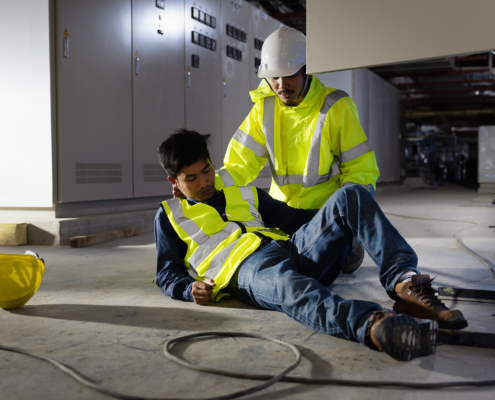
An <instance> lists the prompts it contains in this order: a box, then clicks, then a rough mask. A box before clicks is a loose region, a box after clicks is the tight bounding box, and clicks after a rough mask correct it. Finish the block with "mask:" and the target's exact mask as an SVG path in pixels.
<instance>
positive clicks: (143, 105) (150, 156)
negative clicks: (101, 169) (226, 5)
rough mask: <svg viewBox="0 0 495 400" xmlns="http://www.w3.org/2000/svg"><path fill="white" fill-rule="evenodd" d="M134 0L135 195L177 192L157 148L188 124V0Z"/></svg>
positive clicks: (133, 122)
mask: <svg viewBox="0 0 495 400" xmlns="http://www.w3.org/2000/svg"><path fill="white" fill-rule="evenodd" d="M158 5H160V3H159V2H158V3H157V2H156V0H132V37H133V41H132V45H133V48H132V70H133V72H132V87H133V121H132V124H133V151H134V197H144V196H161V195H170V194H172V185H171V184H170V183H169V182H168V180H167V174H166V172H165V171H164V170H163V168H162V167H161V166H160V164H159V163H158V157H157V149H158V147H159V146H160V144H161V143H162V142H163V141H164V140H165V139H166V138H167V137H168V136H169V135H170V134H171V133H173V132H174V130H175V129H177V128H182V127H183V126H184V124H185V104H184V100H185V98H184V97H185V94H184V92H185V87H184V82H185V77H184V1H183V0H167V1H166V2H165V8H164V9H162V8H161V7H158Z"/></svg>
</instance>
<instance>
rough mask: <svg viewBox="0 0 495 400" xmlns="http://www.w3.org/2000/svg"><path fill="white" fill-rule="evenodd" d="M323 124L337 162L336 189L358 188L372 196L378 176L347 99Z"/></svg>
mask: <svg viewBox="0 0 495 400" xmlns="http://www.w3.org/2000/svg"><path fill="white" fill-rule="evenodd" d="M326 124H328V125H327V129H329V131H330V135H329V137H330V139H329V140H330V148H331V151H332V152H333V154H334V155H335V156H337V157H338V158H339V159H340V171H341V175H340V186H341V187H342V186H347V185H352V184H358V185H362V186H365V187H366V189H368V191H370V192H371V194H373V195H374V193H375V189H376V180H377V179H378V176H379V175H380V172H379V170H378V165H377V163H376V158H375V153H374V152H373V149H372V148H371V145H370V142H369V140H368V138H367V137H366V134H365V133H364V131H363V128H362V127H361V124H360V123H359V116H358V110H357V107H356V105H355V104H354V102H353V101H352V99H351V98H350V97H343V98H341V99H340V100H339V101H337V102H336V103H335V104H334V106H333V107H331V108H330V110H329V111H328V118H327V120H326Z"/></svg>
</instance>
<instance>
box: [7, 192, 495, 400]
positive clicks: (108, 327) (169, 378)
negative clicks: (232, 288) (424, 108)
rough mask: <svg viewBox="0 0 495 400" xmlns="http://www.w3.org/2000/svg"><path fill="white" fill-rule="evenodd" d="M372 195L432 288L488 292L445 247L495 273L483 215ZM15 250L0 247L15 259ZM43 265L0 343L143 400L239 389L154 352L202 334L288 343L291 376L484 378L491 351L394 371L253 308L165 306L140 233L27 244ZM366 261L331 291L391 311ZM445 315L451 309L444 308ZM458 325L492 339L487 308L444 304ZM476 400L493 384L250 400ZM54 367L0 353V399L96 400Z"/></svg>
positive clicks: (236, 350) (266, 348) (492, 233)
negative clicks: (463, 320)
mask: <svg viewBox="0 0 495 400" xmlns="http://www.w3.org/2000/svg"><path fill="white" fill-rule="evenodd" d="M383 192H384V193H387V194H380V191H379V192H378V196H377V200H378V202H379V203H380V205H381V206H382V208H383V209H384V211H385V212H388V213H393V214H398V215H403V216H406V217H420V218H432V219H446V220H456V221H471V222H473V223H475V224H476V225H474V224H469V223H465V222H434V221H427V220H416V219H409V218H404V217H398V216H391V215H390V219H391V221H392V223H393V224H394V225H395V226H396V227H397V229H398V230H399V231H400V232H401V233H402V234H403V235H404V236H405V237H406V239H407V240H408V242H409V243H410V244H411V245H412V246H413V248H414V249H415V250H416V251H417V252H418V255H419V259H420V264H419V266H420V268H421V270H422V271H423V272H425V273H428V274H431V275H433V276H437V278H436V280H435V283H436V284H437V285H440V286H449V285H454V286H455V285H457V286H462V287H470V288H486V289H494V288H495V275H494V272H493V271H492V270H491V269H489V268H487V267H486V266H485V265H483V264H482V263H481V262H479V261H478V260H476V259H475V258H473V257H472V256H470V255H469V254H467V253H465V252H464V251H462V250H461V249H459V248H458V247H457V246H456V245H455V244H454V241H453V234H454V233H455V232H456V231H459V230H460V229H462V228H465V227H470V228H469V229H466V230H464V231H463V232H461V233H460V234H459V236H460V238H461V241H462V243H463V244H464V245H466V246H468V247H469V248H470V249H472V250H474V251H475V252H477V253H478V254H480V255H482V256H483V257H484V258H485V259H486V260H487V262H488V263H489V266H491V267H492V268H495V264H494V263H495V259H494V258H495V254H494V251H495V245H494V244H495V229H494V228H489V226H493V225H495V207H493V206H489V203H488V202H487V201H488V198H487V199H486V200H484V199H483V198H480V196H479V195H477V193H476V192H474V191H472V190H468V189H464V188H460V187H447V188H444V189H441V190H431V191H426V190H417V191H410V192H402V193H395V194H394V193H391V191H390V190H388V191H383ZM27 249H28V247H27V246H23V247H2V248H0V252H2V253H18V252H22V253H23V252H24V251H25V250H27ZM29 249H30V250H33V251H36V252H38V253H39V254H40V256H41V257H42V258H44V259H45V261H46V273H45V276H44V279H43V282H42V284H41V288H40V290H39V292H38V293H37V294H36V295H35V296H34V297H33V298H32V299H31V300H30V302H29V303H28V304H27V305H26V306H24V307H22V308H20V309H18V310H12V311H7V310H0V343H1V344H3V345H7V346H15V347H20V348H23V349H26V350H29V351H32V352H35V353H38V354H41V355H46V356H48V357H52V358H55V359H56V360H59V361H61V362H63V363H66V364H68V365H70V366H72V367H74V368H77V369H78V370H79V371H80V372H81V373H83V374H85V375H86V376H88V377H89V378H91V379H93V380H94V381H96V382H97V383H101V384H102V385H103V386H105V387H107V388H111V389H113V390H117V391H120V392H123V393H126V394H132V395H136V396H143V397H155V398H156V397H186V398H198V397H209V396H215V395H221V394H225V393H227V392H231V391H235V390H239V389H240V388H246V387H249V386H251V385H252V384H253V383H252V382H249V381H244V380H240V379H231V378H223V377H218V376H213V375H209V374H205V373H199V372H194V371H190V370H188V369H185V368H183V367H181V366H177V365H175V364H174V363H172V362H171V361H168V359H166V358H165V357H164V356H163V344H164V343H165V342H166V341H167V340H168V339H170V338H173V337H177V336H181V335H184V334H188V333H192V332H197V331H208V330H211V331H212V330H223V331H240V332H253V333H260V334H264V335H268V336H272V337H275V338H279V339H282V340H285V341H288V342H290V343H293V344H295V345H296V346H298V348H299V349H300V351H301V352H302V354H303V356H304V358H303V361H302V363H301V365H300V366H299V367H298V368H297V369H296V370H295V371H293V372H292V373H291V375H293V376H304V377H320V378H322V377H334V378H343V379H356V380H383V379H390V380H411V381H414V382H436V381H451V380H481V379H495V350H494V349H485V348H474V347H459V346H447V345H443V346H440V347H439V348H438V349H437V352H436V354H435V355H432V356H428V357H422V358H418V359H415V360H413V361H411V362H398V361H395V360H393V359H392V358H390V357H389V356H387V355H386V354H383V353H379V352H375V351H372V350H369V349H367V348H365V347H363V346H361V345H359V344H356V343H352V342H348V341H345V340H342V339H337V338H334V337H331V336H327V335H324V334H320V333H316V332H313V331H311V330H310V329H307V328H305V327H304V326H302V325H300V324H299V323H297V322H295V321H293V320H291V319H290V318H289V317H287V316H285V315H284V314H281V313H277V312H270V311H264V310H258V309H254V308H252V307H250V306H247V305H244V304H242V303H240V302H238V301H236V300H229V301H224V302H221V303H219V304H211V305H209V306H197V305H195V304H192V303H185V302H179V301H174V300H171V299H170V298H168V297H165V296H163V295H162V294H161V292H160V290H159V289H158V288H157V287H156V286H155V283H154V279H155V246H154V241H153V236H152V234H144V235H142V236H138V237H134V238H129V239H123V240H121V241H116V242H112V243H106V244H102V245H97V246H93V247H88V248H82V249H72V248H69V247H43V246H29ZM376 274H377V269H376V268H375V267H374V266H373V263H372V261H371V259H370V258H368V257H366V258H365V261H364V263H363V266H362V267H361V268H360V269H359V270H357V271H356V272H355V273H354V274H352V275H349V276H343V277H341V278H339V279H338V281H337V282H336V283H335V285H334V290H335V293H339V294H341V295H343V297H346V298H358V299H369V300H372V301H377V302H379V303H381V304H382V305H383V306H386V307H391V306H392V301H391V300H390V299H389V298H388V297H387V296H386V294H385V293H384V291H383V290H382V288H381V287H380V285H379V283H378V279H377V275H376ZM447 305H448V306H453V305H454V304H452V302H449V301H447ZM455 307H457V308H459V309H460V310H462V311H463V312H464V313H465V315H466V316H467V319H468V320H469V323H470V327H469V328H468V329H471V330H478V331H484V332H491V333H495V303H494V302H491V303H490V302H484V303H481V302H475V301H458V302H457V303H456V304H455ZM175 352H176V354H179V355H182V356H184V357H186V358H187V359H189V360H191V361H193V362H196V363H200V364H203V365H210V366H217V367H223V368H226V369H232V370H236V371H255V372H257V373H266V374H274V373H276V372H278V371H280V370H281V367H282V366H285V365H287V364H288V363H289V362H291V361H292V357H293V356H292V354H291V353H290V352H289V351H288V350H285V349H284V348H281V347H279V346H277V345H274V344H270V343H264V342H262V341H257V340H254V339H237V340H234V339H215V340H198V341H195V342H189V343H187V344H184V345H181V346H178V347H177V348H176V350H175ZM329 397H332V398H337V399H363V398H366V399H375V398H377V399H378V398H380V399H401V400H402V399H407V400H409V399H417V398H427V399H449V400H454V399H465V398H467V397H469V398H470V400H475V399H490V400H493V399H494V398H495V387H491V388H490V387H488V388H469V389H444V390H436V391H433V390H428V391H415V390H412V389H403V390H402V389H366V388H353V387H331V386H319V385H302V384H288V383H278V384H276V385H274V386H272V387H271V388H269V389H266V390H265V391H263V392H261V393H259V394H254V395H251V396H248V397H246V398H250V399H302V398H304V399H327V398H329ZM105 398H108V397H107V396H104V395H102V394H99V393H96V392H93V391H91V390H90V389H87V388H85V387H84V386H82V385H80V384H79V383H77V382H76V381H74V380H73V379H72V378H70V377H68V376H67V375H65V374H63V373H62V372H60V371H59V370H57V369H55V368H54V367H52V366H50V365H48V364H46V363H43V362H41V361H37V360H34V359H31V358H28V357H25V356H22V355H17V354H13V353H7V352H0V399H1V400H4V399H5V400H7V399H8V400H14V399H23V400H28V399H47V400H48V399H50V400H54V399H64V400H65V399H105Z"/></svg>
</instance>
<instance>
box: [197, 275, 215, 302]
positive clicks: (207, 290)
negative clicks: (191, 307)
mask: <svg viewBox="0 0 495 400" xmlns="http://www.w3.org/2000/svg"><path fill="white" fill-rule="evenodd" d="M214 286H215V282H214V281H213V280H212V279H206V280H205V281H203V282H200V281H198V282H194V283H193V286H192V295H193V299H194V302H195V303H196V304H208V303H209V301H210V297H211V293H212V291H213V287H214Z"/></svg>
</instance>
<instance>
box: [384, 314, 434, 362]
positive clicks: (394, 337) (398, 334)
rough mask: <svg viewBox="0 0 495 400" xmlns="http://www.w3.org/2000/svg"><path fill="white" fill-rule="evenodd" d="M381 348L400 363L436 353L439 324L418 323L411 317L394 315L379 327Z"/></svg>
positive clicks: (422, 321) (428, 321)
mask: <svg viewBox="0 0 495 400" xmlns="http://www.w3.org/2000/svg"><path fill="white" fill-rule="evenodd" d="M377 328H378V331H377V334H378V341H379V343H380V347H381V349H382V350H383V351H385V352H386V353H387V354H388V355H390V356H391V357H392V358H395V359H396V360H398V361H409V360H412V359H413V358H416V357H420V356H427V355H429V354H433V353H435V348H436V344H437V335H438V323H437V322H436V321H432V320H427V319H423V320H419V321H416V320H415V319H414V318H412V317H410V316H409V315H402V314H400V315H394V316H392V317H389V318H387V319H385V320H384V321H383V322H382V323H381V324H380V326H378V327H377Z"/></svg>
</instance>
